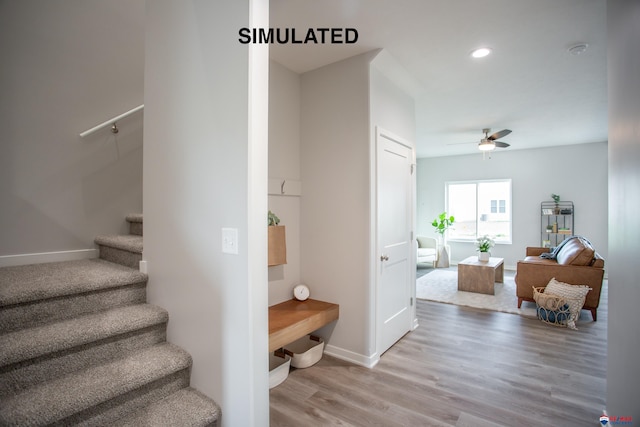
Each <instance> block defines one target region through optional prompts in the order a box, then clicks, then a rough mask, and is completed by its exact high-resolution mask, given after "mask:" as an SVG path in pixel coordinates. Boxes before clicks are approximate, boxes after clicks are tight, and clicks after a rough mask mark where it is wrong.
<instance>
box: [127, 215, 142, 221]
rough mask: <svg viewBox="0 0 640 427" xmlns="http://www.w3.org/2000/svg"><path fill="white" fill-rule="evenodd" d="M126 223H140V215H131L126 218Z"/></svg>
mask: <svg viewBox="0 0 640 427" xmlns="http://www.w3.org/2000/svg"><path fill="white" fill-rule="evenodd" d="M126 220H127V222H142V214H141V213H132V214H129V215H127V216H126Z"/></svg>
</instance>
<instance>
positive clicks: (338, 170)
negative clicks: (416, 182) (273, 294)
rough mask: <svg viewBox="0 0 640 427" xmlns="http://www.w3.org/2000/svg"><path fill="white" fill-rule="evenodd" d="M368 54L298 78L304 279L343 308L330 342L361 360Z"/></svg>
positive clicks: (364, 348)
mask: <svg viewBox="0 0 640 427" xmlns="http://www.w3.org/2000/svg"><path fill="white" fill-rule="evenodd" d="M370 56H371V55H370V54H363V55H359V56H356V57H353V58H349V59H346V60H343V61H340V62H336V63H334V64H331V65H328V66H325V67H322V68H319V69H317V70H313V71H309V72H307V73H304V74H302V80H301V88H302V109H301V127H300V133H301V150H300V157H301V171H302V183H303V196H302V199H301V214H300V215H301V225H300V228H301V230H300V240H301V250H302V254H303V256H302V261H301V265H302V267H301V271H302V281H303V282H305V283H306V284H308V285H309V287H310V289H311V294H312V295H313V298H316V299H320V300H324V301H330V302H334V303H337V304H339V305H340V319H339V320H338V322H337V323H336V325H335V329H334V330H333V332H332V333H331V334H330V337H329V340H328V344H329V346H331V347H336V348H340V349H342V351H343V357H344V355H345V354H346V355H349V354H351V355H352V356H353V358H356V359H359V358H363V357H364V358H366V357H367V356H368V355H369V354H368V349H369V348H370V344H371V343H369V342H368V341H369V331H370V329H369V327H370V325H369V301H370V299H369V298H370V277H369V276H370V275H369V205H370V200H369V191H370V188H369V62H370V60H371V58H370ZM325 335H328V334H325ZM360 361H361V360H360Z"/></svg>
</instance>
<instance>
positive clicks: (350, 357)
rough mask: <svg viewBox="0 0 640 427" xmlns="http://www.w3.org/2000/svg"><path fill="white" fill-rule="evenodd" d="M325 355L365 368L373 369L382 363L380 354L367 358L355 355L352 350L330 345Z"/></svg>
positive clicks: (326, 348)
mask: <svg viewBox="0 0 640 427" xmlns="http://www.w3.org/2000/svg"><path fill="white" fill-rule="evenodd" d="M324 353H325V354H328V355H329V356H333V357H335V358H336V359H340V360H344V361H346V362H351V363H353V364H355V365H360V366H364V367H365V368H373V367H374V366H376V365H377V364H378V362H379V361H380V356H378V353H374V354H372V355H371V356H365V355H363V354H359V353H354V352H353V351H351V350H345V349H344V348H341V347H336V346H333V345H330V344H325V346H324Z"/></svg>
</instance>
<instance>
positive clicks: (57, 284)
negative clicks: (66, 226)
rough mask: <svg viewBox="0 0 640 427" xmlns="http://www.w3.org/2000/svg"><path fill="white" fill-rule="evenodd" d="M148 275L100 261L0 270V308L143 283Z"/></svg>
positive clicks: (24, 266)
mask: <svg viewBox="0 0 640 427" xmlns="http://www.w3.org/2000/svg"><path fill="white" fill-rule="evenodd" d="M146 280H147V275H146V274H142V273H140V272H139V271H136V270H133V269H131V268H128V267H125V266H122V265H119V264H114V263H111V262H107V261H104V260H101V259H85V260H79V261H64V262H52V263H45V264H32V265H23V266H16V267H3V268H0V307H2V306H8V305H12V304H20V303H25V302H31V301H38V300H42V299H47V298H56V297H62V296H68V295H73V294H78V293H83V292H90V291H95V290H101V289H107V288H115V287H119V286H126V285H130V284H135V283H143V282H146Z"/></svg>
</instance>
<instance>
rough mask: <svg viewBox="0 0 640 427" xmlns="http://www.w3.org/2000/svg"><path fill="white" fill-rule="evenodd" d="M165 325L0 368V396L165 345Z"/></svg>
mask: <svg viewBox="0 0 640 427" xmlns="http://www.w3.org/2000/svg"><path fill="white" fill-rule="evenodd" d="M166 325H167V324H166V323H160V324H157V325H154V326H151V327H148V328H144V329H140V330H138V331H134V332H130V333H127V334H122V335H118V336H115V337H110V338H108V339H104V340H100V341H97V342H94V343H89V344H84V345H82V346H79V347H76V348H72V349H69V350H65V351H62V352H58V353H54V354H49V355H46V356H42V357H38V358H36V359H32V360H28V361H24V362H20V363H15V364H13V365H10V366H6V367H2V368H0V396H4V395H7V394H9V393H16V392H18V391H20V390H22V389H25V388H27V387H29V386H32V385H35V384H38V383H40V382H44V381H49V380H52V379H55V378H59V377H62V376H64V375H67V374H69V373H71V372H75V371H78V370H81V369H84V368H88V367H90V366H92V365H95V364H100V363H106V362H109V361H111V360H114V359H117V358H119V357H124V356H126V355H127V354H130V353H133V352H136V351H139V350H141V349H143V348H146V347H150V346H152V345H154V344H159V343H162V342H164V341H166Z"/></svg>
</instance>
